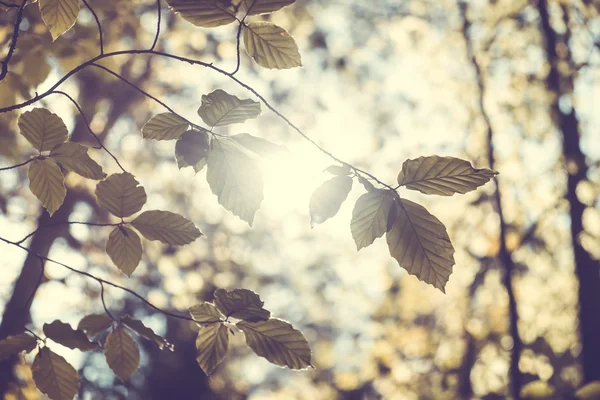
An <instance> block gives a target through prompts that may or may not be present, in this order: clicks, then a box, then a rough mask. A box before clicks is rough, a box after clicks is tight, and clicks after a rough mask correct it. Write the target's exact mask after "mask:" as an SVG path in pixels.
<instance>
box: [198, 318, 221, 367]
mask: <svg viewBox="0 0 600 400" xmlns="http://www.w3.org/2000/svg"><path fill="white" fill-rule="evenodd" d="M228 346H229V333H228V332H227V327H226V326H225V325H223V324H222V323H217V324H210V325H207V326H203V327H202V328H200V332H198V337H197V338H196V349H197V350H198V351H197V353H196V361H198V365H200V368H202V371H204V373H205V374H206V375H210V374H211V373H212V372H213V371H214V370H215V368H216V367H217V365H219V364H220V363H221V361H223V358H224V357H225V354H226V353H227V347H228Z"/></svg>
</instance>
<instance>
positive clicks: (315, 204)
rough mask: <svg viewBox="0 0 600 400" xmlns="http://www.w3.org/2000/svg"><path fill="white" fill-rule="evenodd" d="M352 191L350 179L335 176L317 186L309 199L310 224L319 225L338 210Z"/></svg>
mask: <svg viewBox="0 0 600 400" xmlns="http://www.w3.org/2000/svg"><path fill="white" fill-rule="evenodd" d="M351 189H352V178H350V177H349V176H335V177H333V178H331V179H330V180H328V181H326V182H324V183H323V184H322V185H321V186H319V187H318V188H317V189H316V190H315V191H314V192H313V194H312V196H311V197H310V203H309V210H310V223H311V225H314V224H321V223H323V222H325V221H326V220H328V219H329V218H331V217H333V216H334V215H335V214H337V212H338V211H339V210H340V207H341V206H342V203H343V202H344V200H346V198H347V197H348V194H349V193H350V190H351Z"/></svg>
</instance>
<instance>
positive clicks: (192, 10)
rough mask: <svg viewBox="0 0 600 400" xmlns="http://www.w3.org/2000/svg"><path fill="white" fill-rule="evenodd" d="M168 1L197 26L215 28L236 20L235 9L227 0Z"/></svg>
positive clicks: (174, 8)
mask: <svg viewBox="0 0 600 400" xmlns="http://www.w3.org/2000/svg"><path fill="white" fill-rule="evenodd" d="M167 3H169V5H170V6H171V9H172V10H173V11H174V12H176V13H179V14H181V16H182V17H183V18H184V19H186V20H187V21H189V22H191V23H192V24H194V25H196V26H202V27H205V28H213V27H215V26H221V25H227V24H230V23H232V22H233V21H235V9H234V8H233V6H231V2H230V1H227V0H167Z"/></svg>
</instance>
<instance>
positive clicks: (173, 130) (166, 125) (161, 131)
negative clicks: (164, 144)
mask: <svg viewBox="0 0 600 400" xmlns="http://www.w3.org/2000/svg"><path fill="white" fill-rule="evenodd" d="M189 127H190V124H189V123H188V122H187V121H186V120H185V119H183V118H181V117H180V116H179V115H176V114H173V113H162V114H158V115H155V116H154V117H152V118H151V119H150V121H148V122H146V124H145V125H144V126H143V127H142V136H143V137H144V139H154V140H173V139H179V137H180V136H181V135H182V134H183V132H185V131H187V130H188V128H189Z"/></svg>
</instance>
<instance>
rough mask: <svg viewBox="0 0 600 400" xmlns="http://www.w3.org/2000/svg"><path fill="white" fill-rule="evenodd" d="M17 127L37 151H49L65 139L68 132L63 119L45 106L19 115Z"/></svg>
mask: <svg viewBox="0 0 600 400" xmlns="http://www.w3.org/2000/svg"><path fill="white" fill-rule="evenodd" d="M19 129H20V132H21V135H23V136H24V137H25V139H27V140H28V141H29V143H31V144H32V145H33V147H35V148H36V149H37V150H39V151H49V150H52V148H53V147H54V146H56V145H58V144H61V143H63V142H64V141H65V140H67V137H68V136H69V132H68V131H67V126H66V125H65V123H64V122H63V120H62V119H61V118H60V117H59V116H58V115H56V114H53V113H51V112H50V111H48V110H46V109H45V108H34V109H33V110H31V111H26V112H24V113H23V114H21V116H20V117H19Z"/></svg>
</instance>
